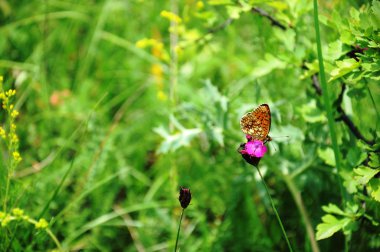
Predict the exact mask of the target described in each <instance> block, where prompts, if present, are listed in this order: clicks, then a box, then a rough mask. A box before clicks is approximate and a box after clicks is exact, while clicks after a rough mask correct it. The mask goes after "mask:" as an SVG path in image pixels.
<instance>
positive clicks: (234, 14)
mask: <svg viewBox="0 0 380 252" xmlns="http://www.w3.org/2000/svg"><path fill="white" fill-rule="evenodd" d="M226 10H227V13H228V16H229V17H230V18H232V19H239V18H240V12H242V11H243V10H242V8H241V7H239V6H227V7H226Z"/></svg>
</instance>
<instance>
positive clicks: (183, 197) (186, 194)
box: [178, 186, 191, 209]
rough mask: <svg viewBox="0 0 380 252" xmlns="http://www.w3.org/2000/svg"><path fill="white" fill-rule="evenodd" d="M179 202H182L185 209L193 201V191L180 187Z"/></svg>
mask: <svg viewBox="0 0 380 252" xmlns="http://www.w3.org/2000/svg"><path fill="white" fill-rule="evenodd" d="M178 200H179V203H181V207H182V208H183V209H185V208H186V207H187V206H188V205H189V204H190V201H191V192H190V189H189V188H185V187H182V186H181V188H180V189H179V198H178Z"/></svg>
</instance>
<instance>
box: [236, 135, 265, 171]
mask: <svg viewBox="0 0 380 252" xmlns="http://www.w3.org/2000/svg"><path fill="white" fill-rule="evenodd" d="M246 137H247V140H248V142H247V143H245V144H244V143H243V144H241V145H240V147H239V149H238V152H239V153H240V154H241V155H242V157H243V158H244V159H245V161H247V162H248V163H249V164H251V165H253V166H257V165H258V164H259V162H260V159H261V158H262V157H263V156H264V154H265V153H266V152H267V147H266V146H265V145H264V142H262V141H260V140H252V138H251V137H250V136H249V137H248V136H246Z"/></svg>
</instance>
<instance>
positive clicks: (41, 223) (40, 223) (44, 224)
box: [34, 218, 49, 229]
mask: <svg viewBox="0 0 380 252" xmlns="http://www.w3.org/2000/svg"><path fill="white" fill-rule="evenodd" d="M34 226H35V227H36V228H37V229H45V228H47V227H48V226H49V223H48V222H47V221H46V220H45V219H44V218H41V219H40V220H39V221H38V222H37V223H36V224H34Z"/></svg>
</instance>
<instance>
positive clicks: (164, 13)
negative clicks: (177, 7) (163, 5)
mask: <svg viewBox="0 0 380 252" xmlns="http://www.w3.org/2000/svg"><path fill="white" fill-rule="evenodd" d="M160 15H161V17H163V18H166V19H168V20H170V21H172V22H175V23H177V24H179V23H181V22H182V19H181V18H180V17H179V16H178V15H177V14H175V13H173V12H170V11H166V10H163V11H161V13H160Z"/></svg>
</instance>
